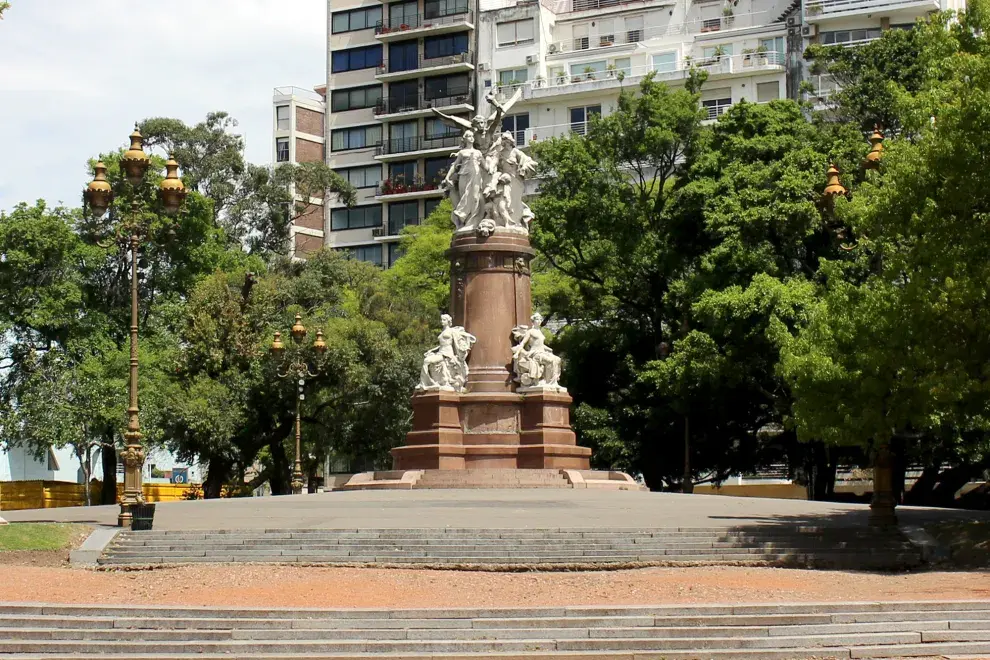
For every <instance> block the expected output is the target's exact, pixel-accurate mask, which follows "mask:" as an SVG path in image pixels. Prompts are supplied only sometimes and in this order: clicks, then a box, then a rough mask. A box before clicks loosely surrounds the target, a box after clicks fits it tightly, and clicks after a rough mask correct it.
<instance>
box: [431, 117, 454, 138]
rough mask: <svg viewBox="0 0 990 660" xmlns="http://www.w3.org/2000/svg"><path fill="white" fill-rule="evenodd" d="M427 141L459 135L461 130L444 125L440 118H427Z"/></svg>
mask: <svg viewBox="0 0 990 660" xmlns="http://www.w3.org/2000/svg"><path fill="white" fill-rule="evenodd" d="M425 126H426V139H428V140H429V139H432V138H441V137H446V136H448V135H458V134H460V130H459V129H457V128H454V127H453V126H448V125H447V124H445V123H443V120H442V119H440V118H438V117H427V119H426V123H425Z"/></svg>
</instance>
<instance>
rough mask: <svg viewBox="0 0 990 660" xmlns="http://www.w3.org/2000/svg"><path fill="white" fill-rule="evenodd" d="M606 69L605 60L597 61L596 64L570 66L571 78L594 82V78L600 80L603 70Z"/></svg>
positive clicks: (584, 63)
mask: <svg viewBox="0 0 990 660" xmlns="http://www.w3.org/2000/svg"><path fill="white" fill-rule="evenodd" d="M607 68H608V63H607V62H606V61H605V60H598V61H597V62H582V63H581V64H572V65H571V78H573V79H575V80H580V79H585V80H595V79H596V78H602V77H604V76H602V74H603V73H605V69H607Z"/></svg>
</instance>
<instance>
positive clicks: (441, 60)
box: [376, 51, 474, 76]
mask: <svg viewBox="0 0 990 660" xmlns="http://www.w3.org/2000/svg"><path fill="white" fill-rule="evenodd" d="M473 61H474V53H472V52H471V51H468V52H466V53H458V54H457V55H445V56H443V57H430V58H426V57H424V58H423V59H417V60H415V61H412V62H408V61H407V62H404V63H403V64H404V66H403V67H402V68H401V69H399V68H391V67H389V63H388V60H387V59H386V60H382V63H381V64H379V65H378V68H377V70H376V73H377V75H379V76H380V75H383V74H386V73H402V72H404V71H415V70H416V69H428V68H431V67H435V66H447V65H449V64H464V63H465V62H466V63H468V64H470V63H471V62H473Z"/></svg>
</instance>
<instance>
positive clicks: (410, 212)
mask: <svg viewBox="0 0 990 660" xmlns="http://www.w3.org/2000/svg"><path fill="white" fill-rule="evenodd" d="M418 224H419V202H418V201H417V202H398V203H396V204H389V205H388V235H389V236H397V235H398V234H399V233H400V232H401V231H402V228H403V227H405V226H407V225H418Z"/></svg>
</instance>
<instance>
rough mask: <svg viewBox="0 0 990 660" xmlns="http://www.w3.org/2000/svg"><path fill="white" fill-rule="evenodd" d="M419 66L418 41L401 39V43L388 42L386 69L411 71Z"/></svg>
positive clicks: (391, 71) (390, 70) (392, 71)
mask: <svg viewBox="0 0 990 660" xmlns="http://www.w3.org/2000/svg"><path fill="white" fill-rule="evenodd" d="M418 68H419V43H418V42H416V41H403V42H402V43H397V44H390V45H389V47H388V70H389V72H390V73H394V72H397V71H412V70H413V69H418Z"/></svg>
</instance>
